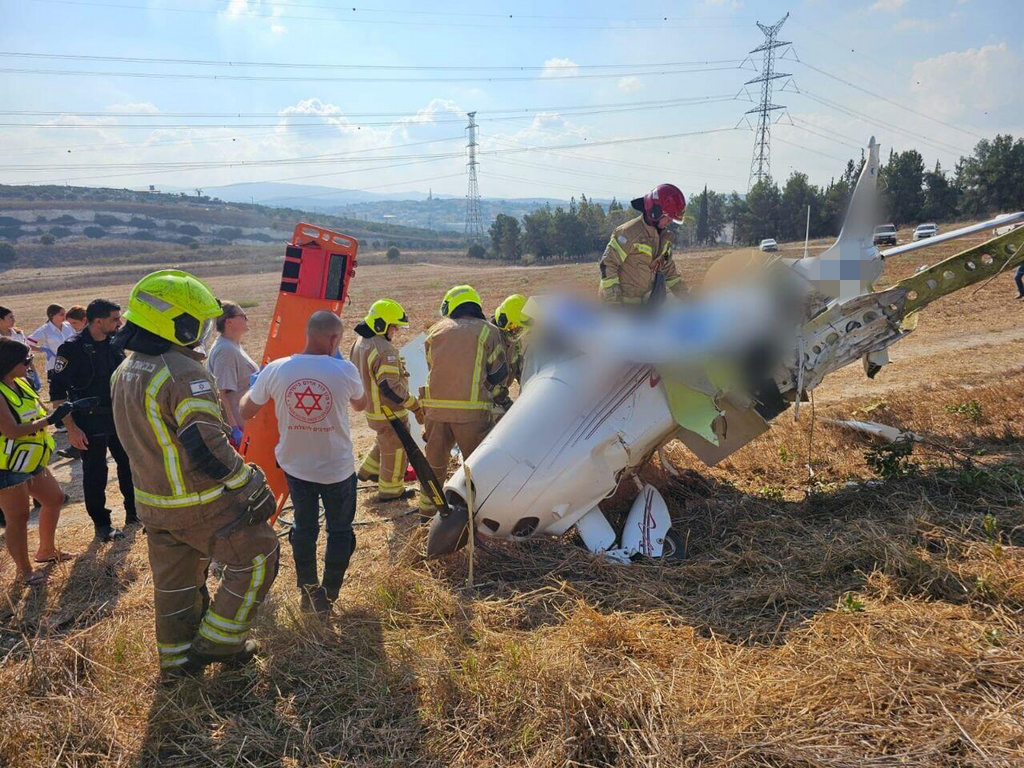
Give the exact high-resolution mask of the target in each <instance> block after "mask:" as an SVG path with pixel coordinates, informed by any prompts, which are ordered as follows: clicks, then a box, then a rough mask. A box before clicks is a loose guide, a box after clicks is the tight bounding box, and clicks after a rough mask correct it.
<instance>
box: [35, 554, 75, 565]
mask: <svg viewBox="0 0 1024 768" xmlns="http://www.w3.org/2000/svg"><path fill="white" fill-rule="evenodd" d="M33 559H34V560H35V561H36V562H37V563H39V564H40V565H48V564H50V563H66V562H68V561H70V560H74V559H75V556H74V555H72V554H70V553H68V552H58V553H57V554H55V555H54V556H53V557H44V558H42V559H40V558H38V557H36V558H33Z"/></svg>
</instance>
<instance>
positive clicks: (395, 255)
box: [384, 245, 402, 261]
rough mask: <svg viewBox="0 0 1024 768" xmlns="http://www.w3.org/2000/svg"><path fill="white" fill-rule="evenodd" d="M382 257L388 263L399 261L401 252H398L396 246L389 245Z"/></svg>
mask: <svg viewBox="0 0 1024 768" xmlns="http://www.w3.org/2000/svg"><path fill="white" fill-rule="evenodd" d="M384 256H385V258H386V259H387V260H388V261H399V260H400V259H401V258H402V252H401V251H400V250H398V246H396V245H389V246H388V250H387V252H386V253H385V254H384Z"/></svg>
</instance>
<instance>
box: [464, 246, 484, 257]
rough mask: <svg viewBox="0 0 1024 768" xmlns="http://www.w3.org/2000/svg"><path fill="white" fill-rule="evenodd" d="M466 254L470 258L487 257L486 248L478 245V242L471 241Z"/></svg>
mask: <svg viewBox="0 0 1024 768" xmlns="http://www.w3.org/2000/svg"><path fill="white" fill-rule="evenodd" d="M466 255H467V256H469V258H471V259H485V258H487V249H486V248H484V247H483V246H482V245H480V243H473V244H472V245H471V246H469V250H467V251H466Z"/></svg>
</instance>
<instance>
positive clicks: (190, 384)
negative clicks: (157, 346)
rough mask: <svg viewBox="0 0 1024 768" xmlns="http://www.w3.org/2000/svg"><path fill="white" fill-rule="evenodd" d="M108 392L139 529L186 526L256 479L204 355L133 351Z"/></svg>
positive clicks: (180, 351) (175, 349)
mask: <svg viewBox="0 0 1024 768" xmlns="http://www.w3.org/2000/svg"><path fill="white" fill-rule="evenodd" d="M111 394H112V400H113V410H114V422H115V424H116V426H117V434H118V437H119V438H120V440H121V443H122V444H123V445H124V448H125V451H126V452H127V453H128V456H129V458H130V459H131V465H132V480H133V481H134V484H135V504H136V507H137V509H138V513H139V517H140V518H141V519H142V521H143V522H144V523H147V524H149V525H153V526H154V527H157V528H163V529H167V530H174V529H177V528H185V527H189V526H191V525H194V524H196V523H198V522H200V521H202V520H203V519H205V518H206V517H208V516H209V515H211V514H213V513H214V512H216V511H218V510H220V509H222V508H223V506H222V505H223V504H225V503H231V502H232V501H233V498H234V496H235V492H238V491H247V490H249V489H246V485H247V484H248V483H249V480H250V478H254V482H255V481H256V480H258V479H259V478H258V475H256V476H254V475H253V474H252V471H251V470H250V469H249V467H248V465H246V463H245V461H244V460H243V459H242V457H241V456H239V455H238V453H236V452H235V450H234V449H233V448H232V447H231V445H230V443H229V442H228V435H229V431H228V428H227V426H226V424H225V421H224V417H223V412H222V410H221V406H220V401H219V399H218V397H217V384H216V380H215V379H214V378H213V376H212V375H211V374H210V373H209V372H208V371H207V370H206V368H205V367H204V366H203V363H202V355H200V354H198V353H196V352H194V351H192V350H190V349H186V348H184V347H179V346H172V347H171V348H170V349H169V350H168V351H166V352H164V353H163V354H159V355H151V354H143V353H141V352H131V353H130V354H129V355H128V357H127V359H126V360H125V361H124V362H123V363H121V365H120V366H118V368H117V370H116V371H115V372H114V375H113V377H112V379H111ZM252 490H255V487H254V488H253V489H252Z"/></svg>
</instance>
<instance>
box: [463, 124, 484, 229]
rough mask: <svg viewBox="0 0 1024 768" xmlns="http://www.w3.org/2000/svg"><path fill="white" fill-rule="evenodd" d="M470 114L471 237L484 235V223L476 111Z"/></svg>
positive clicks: (468, 215)
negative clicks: (481, 207)
mask: <svg viewBox="0 0 1024 768" xmlns="http://www.w3.org/2000/svg"><path fill="white" fill-rule="evenodd" d="M468 114H469V126H468V127H467V129H466V130H467V131H469V144H468V145H467V147H468V149H469V162H468V163H467V165H468V166H469V192H467V194H466V234H467V235H469V236H470V237H471V238H478V237H483V234H484V225H483V223H482V222H481V221H480V185H479V183H478V182H477V179H476V166H477V161H476V112H470V113H468Z"/></svg>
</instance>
